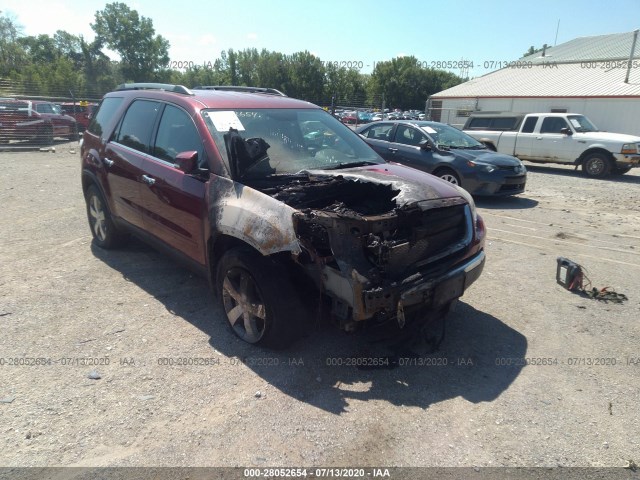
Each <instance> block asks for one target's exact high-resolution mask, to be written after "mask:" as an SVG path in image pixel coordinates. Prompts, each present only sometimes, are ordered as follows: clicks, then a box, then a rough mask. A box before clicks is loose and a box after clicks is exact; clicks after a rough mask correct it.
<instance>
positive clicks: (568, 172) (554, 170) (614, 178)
mask: <svg viewBox="0 0 640 480" xmlns="http://www.w3.org/2000/svg"><path fill="white" fill-rule="evenodd" d="M527 170H528V171H530V172H536V173H544V174H549V175H561V176H563V177H577V178H584V179H586V178H587V177H586V176H585V175H584V173H582V170H581V169H580V168H578V169H577V170H575V169H573V168H571V169H569V168H567V167H553V166H549V165H531V164H527ZM636 171H640V170H638V169H632V170H631V171H630V172H629V173H627V174H625V175H609V176H608V177H606V178H601V179H598V181H600V182H614V183H618V182H619V183H631V184H634V183H636V184H640V176H638V175H634V172H636Z"/></svg>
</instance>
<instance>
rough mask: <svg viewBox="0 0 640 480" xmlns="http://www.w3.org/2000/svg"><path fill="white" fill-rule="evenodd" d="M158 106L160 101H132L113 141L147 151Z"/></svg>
mask: <svg viewBox="0 0 640 480" xmlns="http://www.w3.org/2000/svg"><path fill="white" fill-rule="evenodd" d="M160 107H161V104H160V103H158V102H151V101H149V100H136V101H135V102H133V103H132V104H131V105H130V106H129V109H128V110H127V113H125V114H124V118H123V119H122V123H121V124H120V129H119V131H118V134H117V135H116V138H115V141H116V142H118V143H121V144H122V145H126V146H127V147H131V148H133V149H135V150H138V151H140V152H143V153H149V142H150V141H151V132H152V131H153V125H154V124H155V120H156V115H157V114H158V110H160ZM99 113H100V112H99Z"/></svg>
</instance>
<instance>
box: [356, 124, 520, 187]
mask: <svg viewBox="0 0 640 480" xmlns="http://www.w3.org/2000/svg"><path fill="white" fill-rule="evenodd" d="M356 131H357V132H358V133H359V134H360V135H362V136H363V137H364V139H365V141H366V142H367V143H368V144H369V145H371V147H373V149H374V150H375V151H376V152H377V153H378V154H379V155H380V156H381V157H382V158H384V159H385V160H387V161H390V162H397V163H401V164H403V165H407V166H409V167H413V168H417V169H418V170H422V171H424V172H427V173H431V174H433V175H435V176H437V177H440V178H442V179H444V180H446V181H448V182H451V183H453V184H455V185H460V186H462V187H463V188H464V189H466V190H468V191H469V192H470V193H471V194H473V195H482V196H490V195H516V194H518V193H522V192H524V189H525V185H526V182H527V170H526V168H525V167H524V165H523V164H522V162H521V161H520V160H518V159H517V158H515V157H512V156H510V155H502V154H498V153H495V152H493V151H492V150H489V149H488V148H487V147H486V146H485V145H483V144H482V143H480V142H479V141H477V140H476V139H474V138H472V137H470V136H469V135H467V134H466V133H463V132H461V131H460V130H458V129H456V128H454V127H451V126H449V125H445V124H443V123H438V122H427V121H420V120H415V121H395V122H377V123H376V124H374V125H370V126H365V127H362V128H359V129H357V130H356Z"/></svg>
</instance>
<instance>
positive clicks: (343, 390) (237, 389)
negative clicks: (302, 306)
mask: <svg viewBox="0 0 640 480" xmlns="http://www.w3.org/2000/svg"><path fill="white" fill-rule="evenodd" d="M0 179H1V182H0V205H1V206H2V208H1V209H0V247H1V248H0V321H1V324H2V332H3V333H2V335H1V336H0V359H1V360H0V433H1V434H2V435H1V436H0V465H3V466H78V467H88V466H91V467H94V466H249V467H254V466H255V467H266V466H380V465H387V466H405V467H417V466H438V467H449V466H468V467H471V466H477V467H489V466H493V467H497V466H510V467H518V466H538V467H542V466H545V467H555V466H563V467H571V466H582V467H594V466H604V467H621V466H624V465H626V464H627V462H628V461H629V460H632V461H635V462H636V463H640V435H638V425H639V424H640V422H639V420H640V419H639V415H640V409H639V408H638V405H639V403H640V402H639V401H640V389H639V388H638V379H639V378H640V349H639V348H638V340H639V339H640V338H639V332H640V327H639V324H638V318H640V297H639V296H638V286H639V285H640V195H638V189H639V188H640V171H634V172H631V173H630V174H627V175H625V176H623V177H619V178H616V179H607V180H591V179H587V178H585V177H583V176H582V175H581V174H580V172H574V171H573V169H571V168H567V167H548V166H544V167H534V166H531V167H530V171H529V181H528V185H527V192H526V193H525V194H523V195H520V196H519V197H516V198H506V199H497V200H481V201H478V206H479V210H480V212H481V214H482V215H483V216H484V218H485V221H486V224H487V228H488V240H487V255H488V260H487V264H486V267H485V271H484V273H483V275H482V277H481V278H480V280H479V281H478V282H477V283H476V284H475V285H474V286H473V287H472V288H471V289H470V290H469V291H468V292H467V293H466V294H465V296H464V297H463V298H462V299H461V301H460V302H459V304H458V306H457V309H456V311H455V312H453V313H452V314H451V315H450V316H449V317H448V319H447V324H446V336H445V339H444V341H443V343H442V344H441V346H440V349H439V350H438V352H436V353H435V354H429V353H428V351H427V347H426V346H418V347H415V348H414V351H417V352H418V353H419V354H420V357H418V358H416V359H413V360H411V362H412V363H414V364H412V365H403V366H400V367H398V368H392V369H386V368H385V369H369V370H366V369H358V368H355V367H353V366H351V365H345V363H346V362H348V360H347V359H348V358H349V357H352V356H353V355H355V354H360V355H363V354H365V355H367V356H371V357H376V358H377V357H382V356H384V355H388V353H389V344H388V342H385V341H378V340H379V335H378V333H379V332H375V331H370V330H367V331H365V332H360V333H356V334H353V335H347V334H344V333H341V332H339V331H337V330H335V329H334V328H332V327H330V326H326V325H324V324H322V325H320V326H319V327H318V330H317V332H316V333H315V334H314V335H312V336H309V337H307V338H304V339H302V340H301V341H299V342H298V343H296V344H295V345H294V346H293V347H292V348H291V349H289V350H287V351H284V352H278V353H273V352H270V351H266V350H261V349H257V348H254V347H251V346H249V345H245V344H243V343H242V342H241V341H239V340H237V339H236V338H235V337H234V336H233V334H232V333H231V332H230V330H229V329H228V328H227V326H226V325H225V321H224V319H223V317H222V315H221V310H220V307H219V306H218V304H217V303H216V302H215V300H214V299H212V298H211V295H210V292H209V289H208V286H207V283H206V281H205V280H203V279H201V278H199V277H196V276H193V275H192V274H191V273H190V272H189V271H187V270H185V269H183V268H182V267H181V266H179V265H176V264H175V263H173V262H172V261H170V260H168V259H166V258H165V257H164V256H162V255H160V254H159V253H157V252H156V251H154V250H152V249H151V248H149V247H147V246H146V245H144V244H142V243H140V242H138V241H132V242H131V243H130V244H129V245H128V246H127V247H125V248H124V249H122V250H118V251H109V252H107V251H101V250H100V249H98V248H96V247H94V246H93V245H92V243H91V236H90V232H89V229H88V226H87V221H86V215H85V210H84V202H83V198H82V193H81V188H80V175H79V158H78V151H77V148H74V145H73V144H71V143H65V144H59V145H57V147H56V152H55V153H48V152H39V151H34V152H19V153H13V152H0ZM557 256H565V257H568V258H570V259H572V260H574V261H576V262H578V263H580V264H582V265H583V266H585V267H586V269H587V274H588V276H589V278H590V279H591V281H592V282H593V285H594V286H598V287H604V286H610V287H613V288H615V289H616V291H618V292H621V293H625V294H626V295H628V297H629V300H628V301H627V302H625V303H623V304H611V303H604V302H598V301H595V300H591V299H588V298H583V297H580V296H578V295H576V294H572V293H570V292H568V291H566V290H564V289H562V288H561V287H560V286H559V285H557V284H556V282H555V271H556V257H557ZM36 359H46V363H47V364H45V365H34V364H33V363H41V360H36ZM182 359H186V360H182ZM49 362H50V363H49ZM194 362H195V363H197V364H196V365H193V363H194ZM24 363H27V365H24ZM169 363H173V365H168V364H169ZM180 363H182V364H180ZM184 363H187V364H186V365H185V364H184ZM340 363H342V365H340ZM542 363H544V364H542ZM90 377H99V378H90Z"/></svg>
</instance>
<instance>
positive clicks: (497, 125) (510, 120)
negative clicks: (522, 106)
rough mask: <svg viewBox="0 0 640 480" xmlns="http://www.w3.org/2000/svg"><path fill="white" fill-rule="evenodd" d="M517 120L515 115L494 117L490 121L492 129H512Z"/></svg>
mask: <svg viewBox="0 0 640 480" xmlns="http://www.w3.org/2000/svg"><path fill="white" fill-rule="evenodd" d="M517 120H518V119H517V118H515V117H496V118H494V119H493V122H492V123H491V128H492V129H493V130H513V127H514V126H515V124H516V122H517Z"/></svg>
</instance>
